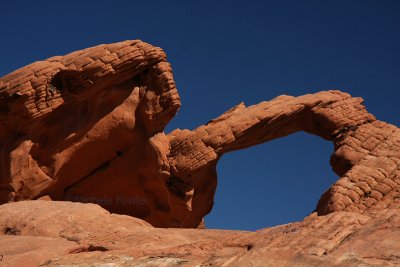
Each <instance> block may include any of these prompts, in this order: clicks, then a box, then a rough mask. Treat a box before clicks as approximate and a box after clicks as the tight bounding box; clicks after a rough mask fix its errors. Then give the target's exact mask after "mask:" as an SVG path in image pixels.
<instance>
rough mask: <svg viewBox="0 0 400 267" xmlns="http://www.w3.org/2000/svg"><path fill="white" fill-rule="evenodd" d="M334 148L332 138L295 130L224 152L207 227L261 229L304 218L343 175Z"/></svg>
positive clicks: (206, 219)
mask: <svg viewBox="0 0 400 267" xmlns="http://www.w3.org/2000/svg"><path fill="white" fill-rule="evenodd" d="M332 152H333V144H332V143H331V142H329V141H325V140H323V139H322V138H318V137H316V136H314V135H312V134H308V133H305V132H296V133H294V134H291V135H289V136H286V137H284V138H278V139H275V140H272V141H269V142H267V143H264V144H260V145H257V146H253V147H250V148H247V149H243V150H239V151H234V152H231V153H227V154H225V155H224V156H223V157H222V158H221V159H220V161H219V163H218V165H217V169H218V186H217V191H216V194H215V199H214V207H213V209H212V211H211V213H210V214H208V215H207V216H206V217H205V223H206V227H207V228H212V229H215V228H219V229H235V230H258V229H261V228H266V227H271V226H276V225H281V224H286V223H290V222H294V221H301V220H303V219H304V217H306V216H307V215H309V214H310V213H312V212H313V211H314V210H315V208H316V206H317V203H318V200H319V198H320V196H321V195H322V194H323V193H324V192H325V191H326V190H327V189H328V188H329V187H330V186H331V185H332V184H333V183H334V182H335V181H336V180H337V179H338V177H337V175H336V174H335V173H334V172H333V171H332V169H331V166H330V165H329V159H330V156H331V154H332Z"/></svg>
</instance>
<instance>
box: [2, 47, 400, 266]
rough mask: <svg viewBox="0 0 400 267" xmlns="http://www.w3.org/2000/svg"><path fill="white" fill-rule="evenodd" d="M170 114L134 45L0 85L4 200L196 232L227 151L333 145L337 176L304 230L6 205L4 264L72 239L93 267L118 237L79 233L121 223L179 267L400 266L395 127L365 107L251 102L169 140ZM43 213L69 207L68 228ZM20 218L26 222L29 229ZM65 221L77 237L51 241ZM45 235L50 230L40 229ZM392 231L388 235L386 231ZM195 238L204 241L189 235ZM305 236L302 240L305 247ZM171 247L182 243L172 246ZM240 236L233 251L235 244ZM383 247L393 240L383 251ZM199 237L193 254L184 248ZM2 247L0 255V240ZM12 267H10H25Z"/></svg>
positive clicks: (311, 100) (156, 67) (153, 51)
mask: <svg viewBox="0 0 400 267" xmlns="http://www.w3.org/2000/svg"><path fill="white" fill-rule="evenodd" d="M179 106H180V100H179V96H178V92H177V90H176V88H175V83H174V80H173V76H172V71H171V68H170V65H169V63H168V62H167V61H166V56H165V54H164V52H163V51H162V50H161V49H160V48H156V47H153V46H151V45H149V44H146V43H143V42H141V41H125V42H121V43H116V44H109V45H100V46H96V47H93V48H88V49H85V50H81V51H77V52H74V53H71V54H68V55H66V56H58V57H53V58H50V59H47V60H45V61H39V62H35V63H33V64H31V65H28V66H26V67H24V68H21V69H19V70H17V71H15V72H13V73H11V74H9V75H7V76H5V77H3V78H1V79H0V145H1V148H2V150H1V157H0V170H1V172H0V203H7V202H15V201H21V200H30V199H52V200H69V201H74V202H93V203H97V204H99V205H101V206H102V207H103V208H105V209H106V210H108V211H109V212H112V213H117V214H125V215H131V216H134V217H136V218H140V219H143V220H145V221H147V222H148V223H150V224H151V225H153V226H158V227H186V228H193V227H197V226H199V224H201V222H202V218H203V217H204V216H205V215H206V214H207V213H208V212H210V210H211V209H212V206H213V197H214V192H215V188H216V181H217V174H216V165H217V163H218V160H219V159H220V157H221V156H222V155H223V154H224V153H226V152H230V151H234V150H238V149H243V148H246V147H249V146H253V145H257V144H260V143H263V142H267V141H269V140H272V139H275V138H279V137H283V136H286V135H288V134H291V133H294V132H296V131H306V132H309V133H311V134H314V135H318V136H320V137H321V138H324V139H326V140H329V141H332V142H333V144H334V152H333V154H332V157H331V165H332V168H333V170H334V171H335V172H336V173H337V174H338V175H339V176H340V178H339V179H338V181H337V182H336V183H335V184H334V185H333V186H332V187H331V188H330V189H329V190H328V191H327V192H325V193H324V194H323V195H322V197H321V199H320V200H319V202H318V205H317V208H316V213H314V214H312V215H310V217H308V218H307V219H306V220H305V221H303V222H301V223H294V224H290V225H287V226H280V227H275V228H272V229H266V230H262V231H261V232H257V233H242V232H229V233H228V232H219V231H206V230H187V231H181V230H171V229H169V230H165V231H164V230H161V229H154V228H152V227H151V226H149V225H145V223H144V222H142V221H140V220H138V219H137V220H136V219H132V218H130V217H129V218H130V219H127V218H128V217H124V216H122V215H121V216H119V217H118V216H117V215H108V213H107V212H105V211H104V210H101V209H99V208H98V207H96V208H94V206H92V205H89V204H88V205H78V204H71V203H69V204H66V203H64V202H60V203H53V202H42V201H37V202H31V201H30V202H21V203H10V204H5V205H3V206H0V209H1V210H2V218H1V220H0V222H1V224H0V226H1V227H3V233H4V234H6V235H18V238H14V237H13V238H11V237H7V238H6V239H2V240H3V241H2V242H5V241H4V240H7V241H6V242H11V243H12V242H14V243H13V244H15V247H11V248H10V249H9V250H7V251H8V252H7V253H8V254H7V253H3V255H11V254H13V253H14V254H15V255H20V254H18V253H22V251H30V252H32V253H33V254H32V255H35V257H37V258H38V262H39V258H40V260H44V259H45V258H41V257H39V256H38V254H37V253H39V252H38V250H41V249H43V250H45V251H46V250H47V249H51V247H52V246H53V245H54V246H58V247H60V248H61V247H63V246H65V248H68V249H70V247H71V246H72V247H74V246H75V245H76V244H74V243H68V242H75V243H77V244H78V245H79V246H81V247H82V248H75V250H72V251H75V252H76V251H78V252H85V253H86V252H91V253H92V254H90V255H92V256H93V255H95V256H93V257H94V258H93V260H94V259H95V260H99V259H100V258H98V257H97V256H96V255H100V254H98V253H100V252H96V251H98V250H100V251H101V250H102V249H97V248H104V247H105V245H104V244H109V243H110V244H112V243H113V242H117V241H116V240H118V238H120V237H121V236H120V235H117V236H116V237H113V236H112V235H111V237H110V238H106V237H105V236H104V235H101V234H100V236H99V235H97V234H96V233H94V232H96V231H95V230H88V229H87V228H85V227H87V225H90V224H95V225H96V226H95V227H97V228H95V229H97V230H98V232H99V233H102V231H104V232H107V231H111V230H110V229H109V228H107V227H109V226H110V225H121V226H118V227H120V228H121V229H122V228H124V229H125V228H127V227H129V228H130V227H132V229H130V230H129V231H128V232H124V234H126V235H133V236H134V237H135V239H136V238H139V237H140V238H142V239H141V240H144V239H148V238H150V237H149V236H152V235H154V236H157V240H156V241H154V242H155V243H154V244H155V245H154V246H155V248H156V249H155V251H156V252H154V255H156V254H157V255H160V253H161V251H163V249H164V248H166V251H169V253H170V254H171V255H179V257H178V258H176V259H175V258H174V259H169V258H168V260H171V261H175V260H177V261H179V259H181V258H182V257H183V261H184V262H182V263H185V262H186V261H187V262H191V261H192V260H193V259H192V258H190V257H186V256H182V255H184V251H189V252H190V253H194V255H196V257H197V256H198V257H199V258H198V259H199V260H198V262H199V264H200V263H204V264H206V263H210V264H216V265H219V264H222V263H225V264H227V265H231V263H232V264H236V265H238V266H242V265H241V264H242V263H243V262H247V261H248V262H253V263H254V264H261V262H264V260H267V258H268V259H270V261H269V262H270V264H275V265H280V266H283V265H285V264H286V265H288V266H290V265H291V264H293V262H295V261H298V260H299V261H302V260H303V259H304V263H303V266H307V264H315V265H318V264H319V263H320V262H325V263H327V264H328V263H329V264H347V263H360V264H361V263H365V264H368V263H371V264H372V263H378V264H381V263H385V262H386V263H390V262H392V263H393V262H394V263H400V262H398V259H399V257H400V256H399V255H397V254H396V253H395V251H399V250H398V247H396V246H397V244H396V242H397V243H399V242H398V241H399V235H398V228H399V220H398V216H397V211H398V209H399V206H400V167H399V166H400V131H399V128H397V127H396V126H393V125H390V124H387V123H384V122H381V121H378V120H376V118H375V117H374V116H373V115H371V114H370V113H368V112H367V111H366V109H365V107H364V106H363V105H362V99H361V98H354V97H351V96H350V95H348V94H346V93H342V92H340V91H325V92H320V93H316V94H310V95H304V96H299V97H292V96H279V97H277V98H275V99H273V100H271V101H268V102H262V103H259V104H257V105H254V106H249V107H246V106H245V105H244V104H240V105H238V106H236V107H234V108H232V109H231V110H229V111H227V112H226V113H224V114H223V115H221V116H220V117H218V118H216V119H214V120H212V121H210V122H209V123H208V124H206V125H203V126H200V127H199V128H197V129H195V130H193V131H189V130H180V129H178V130H175V131H173V132H171V133H170V134H165V133H164V132H163V131H164V128H165V126H166V124H167V123H168V122H169V121H170V120H171V118H173V116H174V115H175V113H176V112H177V110H178V109H179ZM48 205H50V206H48ZM51 205H54V206H51ZM76 205H78V206H76ZM47 207H54V208H55V209H56V210H60V212H61V211H62V210H64V209H66V210H65V212H66V213H68V214H70V216H72V217H68V218H72V219H65V218H64V217H63V215H61V213H57V214H55V213H52V212H53V211H48V210H47ZM80 209H82V210H84V211H85V212H82V211H80ZM91 209H94V211H92V210H91ZM13 210H15V211H17V212H16V213H15V212H14V213H13ZM67 210H68V211H67ZM31 212H32V214H31V215H29V214H30V213H31ZM35 212H36V213H35ZM42 213H43V214H47V215H43V216H45V217H43V218H47V219H40V221H38V222H36V223H35V220H36V219H35V218H36V217H41V216H42V215H40V214H42ZM3 214H4V215H3ZM33 214H34V215H33ZM90 214H96V216H97V217H99V218H102V216H105V217H107V216H108V217H107V218H105V219H104V220H105V221H107V223H105V222H104V223H102V222H94V221H93V218H92V217H90V216H92V215H90ZM322 215H325V216H322ZM21 216H22V217H21ZM29 216H31V217H32V218H33V219H32V221H29V220H28V219H27V217H29ZM109 216H112V219H110V218H109ZM29 218H30V217H29ZM50 218H51V220H50ZM63 218H64V219H63ZM121 218H124V219H121ZM46 220H47V222H46ZM63 220H67V221H69V222H70V223H71V224H72V225H77V223H78V224H79V226H76V229H77V230H76V235H78V236H79V240H78V241H74V240H72V241H71V240H69V239H68V238H67V241H65V240H63V239H60V238H64V237H63V236H62V235H61V234H60V233H61V232H63V231H67V232H68V231H70V230H68V229H66V228H68V226H65V225H64V224H63V222H62V221H63ZM79 220H82V225H81V224H80V223H81V222H79ZM88 220H89V221H88ZM111 220H117V221H118V223H117V222H114V221H111ZM125 220H127V221H129V223H128V226H124V223H125ZM86 221H87V223H83V222H86ZM384 221H389V222H390V223H389V224H387V227H386V226H385V227H386V228H385V229H384V228H380V226H379V224H381V223H382V222H384ZM18 223H19V224H18ZM97 223H99V224H98V225H97ZM138 224H140V225H141V226H137V225H138ZM133 225H135V226H133ZM384 225H386V224H385V223H384ZM37 227H39V228H40V229H42V230H40V229H39V228H37ZM46 227H47V228H49V229H50V230H49V232H46V231H45V230H44V229H46ZM52 227H55V228H54V229H58V230H57V231H58V232H57V231H56V230H54V231H53V230H51V229H53V228H52ZM57 227H58V228H57ZM138 227H139V228H140V230H138ZM396 227H397V228H396ZM103 228H104V229H103ZM35 229H37V230H35ZM60 229H61V230H60ZM35 231H38V232H35ZM52 231H53V232H52ZM60 231H61V232H60ZM91 231H92V232H91ZM93 231H94V232H93ZM124 231H125V230H124ZM389 231H394V233H397V235H389V234H388V233H389ZM396 231H397V232H396ZM85 232H89V233H91V234H90V235H92V237H91V238H92V239H90V238H89V237H87V236H85V237H82V235H84V233H85ZM225 233H226V235H225ZM169 234H171V235H172V237H168V235H169ZM32 235H34V236H35V235H36V236H38V237H41V238H44V239H40V240H39V239H35V238H34V237H33V236H32ZM121 235H123V234H121ZM196 235H200V236H201V238H200V239H196V237H195V236H196ZM350 235H351V238H349V236H350ZM30 236H31V237H30ZM239 236H240V238H239ZM304 236H310V237H309V238H308V239H307V240H302V237H304ZM242 237H243V238H244V239H241V238H242ZM72 238H73V237H72ZM85 238H86V239H85ZM87 238H89V239H87ZM140 238H139V239H140ZM175 238H177V239H178V240H177V241H176V242H172V241H171V239H175ZM235 238H238V240H241V241H234V239H235ZM383 238H388V240H389V241H388V242H387V243H384V242H383V240H384V239H383ZM150 239H151V238H150ZM364 239H368V240H370V242H373V243H375V244H380V246H381V247H383V248H385V249H386V248H387V250H388V251H389V252H387V253H386V251H384V250H382V248H379V249H377V250H376V253H375V252H374V253H375V254H374V253H373V252H372V249H371V248H370V247H368V246H366V244H365V242H362V240H364ZM33 240H37V241H35V244H38V245H37V246H36V247H35V246H34V247H32V246H27V247H25V250H24V249H23V248H21V247H20V245H18V244H21V242H25V241H26V242H28V241H29V242H30V241H32V242H33ZM82 240H83V241H82ZM151 240H153V239H151ZM196 240H197V241H198V242H200V243H199V245H194V246H192V245H190V243H193V242H194V243H196V242H197V241H196ZM235 240H236V239H235ZM103 241H104V242H105V243H104V242H103ZM36 242H37V243H36ZM107 242H108V243H107ZM121 242H122V245H121V246H120V247H113V246H112V245H110V248H107V250H110V251H114V252H115V253H114V252H113V253H111V254H112V255H117V254H118V255H125V254H123V253H125V252H121V249H123V247H124V248H127V247H128V246H132V245H133V244H134V243H130V242H131V241H128V240H123V241H121ZM132 242H133V241H132ZM135 242H136V241H135ZM151 242H153V241H151ZM237 242H238V243H237ZM298 242H300V243H301V244H302V245H298V246H299V248H295V247H294V246H291V245H290V244H295V243H296V244H298ZM382 242H383V243H382ZM97 243H99V244H100V245H98V244H97ZM39 244H41V245H39ZM49 244H53V245H49ZM244 244H245V245H244ZM134 245H138V243H135V244H134ZM143 246H144V245H143ZM208 246H210V248H208ZM296 246H297V245H296ZM346 246H347V247H346ZM349 246H352V249H354V253H353V254H351V253H350V252H348V251H347V250H346V248H347V249H348V248H349ZM206 247H207V248H206ZM237 247H239V248H237ZM243 247H246V249H243ZM253 247H257V248H258V249H259V250H253ZM0 248H4V245H1V244H0ZM13 249H14V250H13ZM21 249H22V250H21ZM210 249H211V250H210ZM213 249H215V253H214V252H212V251H214V250H213ZM200 250H202V251H203V252H202V253H203V254H202V255H203V256H201V255H200V254H201V253H200V252H199V251H200ZM242 250H243V251H242ZM65 251H66V250H63V249H60V250H57V251H56V250H54V251H53V252H51V253H53V254H51V253H50V254H51V255H53V256H54V257H56V256H57V257H58V256H59V255H61V256H62V259H63V260H61V261H60V262H59V263H54V262H49V263H48V265H52V264H62V263H65V262H74V260H75V259H78V260H79V259H81V256H79V255H78V256H76V255H77V254H76V253H73V252H68V253H72V254H68V253H67V252H65ZM68 251H70V250H68ZM117 251H118V252H117ZM247 251H251V252H247ZM257 251H258V252H257ZM304 251H306V252H304ZM307 251H309V252H307ZM30 252H29V253H30ZM10 253H11V254H10ZM120 253H122V254H120ZM126 253H127V254H126V255H131V256H132V255H134V257H135V258H134V260H135V263H140V261H136V260H137V258H136V257H138V255H139V258H140V257H142V256H143V257H145V256H144V255H153V254H152V253H150V252H148V251H147V252H146V249H145V247H142V248H141V249H138V250H136V251H134V252H132V251H130V252H126ZM196 253H197V254H196ZM207 253H211V254H212V253H214V254H215V257H209V256H204V255H208V254H207ZM257 253H258V254H257ZM274 253H275V254H274ZM346 253H347V254H346ZM348 253H350V254H348ZM385 253H386V254H385ZM0 254H1V252H0ZM14 254H13V255H14ZM83 254H84V253H83ZM261 254H262V255H268V257H266V256H265V257H264V258H262V260H260V261H257V260H256V258H255V257H259V256H260V255H261ZM74 255H75V256H76V257H75V256H74ZM101 255H103V254H101ZM185 255H186V254H185ZM327 255H328V256H327ZM92 256H88V258H87V260H88V261H87V262H91V260H92V258H91V257H92ZM131 256H129V257H131ZM82 257H84V256H82ZM85 257H86V256H85ZM157 257H158V256H157ZM168 257H169V256H168ZM338 257H339V258H338ZM7 258H8V256H7ZM172 258H173V257H172ZM46 259H52V257H50V256H49V257H47V258H46ZM158 259H159V258H156V260H158ZM161 259H162V257H161ZM10 260H11V261H10V262H11V263H13V264H14V263H15V264H17V263H16V262H18V261H19V260H20V259H19V258H18V257H17V258H15V261H13V260H14V259H12V258H10ZM0 262H1V261H0ZM11 263H10V264H11ZM158 263H160V262H158V261H157V262H156V263H154V264H156V265H158ZM195 263H196V264H197V261H193V264H194V265H195ZM193 264H192V262H191V263H190V264H189V265H190V266H192V265H193ZM16 266H17V265H16Z"/></svg>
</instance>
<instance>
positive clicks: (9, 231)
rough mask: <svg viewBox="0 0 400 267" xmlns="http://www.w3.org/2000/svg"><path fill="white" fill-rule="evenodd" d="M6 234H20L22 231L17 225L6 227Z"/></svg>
mask: <svg viewBox="0 0 400 267" xmlns="http://www.w3.org/2000/svg"><path fill="white" fill-rule="evenodd" d="M4 234H5V235H20V234H21V231H20V230H18V229H17V228H15V227H6V228H5V229H4Z"/></svg>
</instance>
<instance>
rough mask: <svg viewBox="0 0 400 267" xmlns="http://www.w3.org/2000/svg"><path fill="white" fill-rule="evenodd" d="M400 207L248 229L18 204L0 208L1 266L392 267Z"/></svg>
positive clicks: (57, 204) (83, 207)
mask: <svg viewBox="0 0 400 267" xmlns="http://www.w3.org/2000/svg"><path fill="white" fill-rule="evenodd" d="M399 211H400V210H399V209H382V210H380V211H374V212H372V211H366V212H365V213H363V214H360V213H359V212H333V213H330V214H328V215H326V216H318V215H317V214H316V213H313V214H311V215H310V216H308V217H307V218H306V219H305V220H304V221H302V222H296V223H291V224H286V225H281V226H276V227H272V228H266V229H262V230H259V231H256V232H246V231H231V230H205V229H174V228H170V229H163V228H154V227H152V226H151V225H149V224H147V223H146V222H144V221H142V220H140V219H137V218H133V217H130V216H126V215H116V214H110V213H109V212H107V211H106V210H104V209H102V208H101V207H99V206H97V205H94V204H81V203H72V202H62V201H40V200H37V201H20V202H15V203H8V204H4V205H1V206H0V214H1V215H2V216H1V217H0V229H1V230H2V231H1V232H0V254H1V256H0V258H1V260H0V266H7V267H9V266H11V267H14V266H16V267H17V266H24V267H30V266H32V267H33V266H66V265H68V266H176V265H179V266H203V265H204V266H395V265H399V264H400V260H399V259H400V242H399V237H400V232H399V229H400V217H399V216H398V214H399ZM1 264H3V265H1Z"/></svg>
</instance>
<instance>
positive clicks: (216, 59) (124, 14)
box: [0, 0, 400, 230]
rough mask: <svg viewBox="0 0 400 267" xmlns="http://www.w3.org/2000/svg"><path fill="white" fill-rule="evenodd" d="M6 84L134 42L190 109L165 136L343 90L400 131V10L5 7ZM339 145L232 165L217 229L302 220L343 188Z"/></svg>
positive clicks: (277, 150)
mask: <svg viewBox="0 0 400 267" xmlns="http://www.w3.org/2000/svg"><path fill="white" fill-rule="evenodd" d="M0 10H1V16H0V36H1V42H0V76H3V75H5V74H7V73H9V72H11V71H13V70H15V69H17V68H19V67H22V66H25V65H27V64H29V63H31V62H34V61H36V60H41V59H45V58H48V57H51V56H54V55H63V54H66V53H68V52H71V51H74V50H78V49H83V48H86V47H90V46H94V45H97V44H101V43H112V42H118V41H122V40H127V39H141V40H144V41H146V42H149V43H151V44H153V45H156V46H160V47H162V48H164V50H165V51H166V52H167V55H168V59H169V61H170V62H171V64H172V67H173V70H174V74H175V80H176V83H177V87H178V90H179V92H180V95H181V99H182V108H181V110H180V112H179V114H178V115H177V116H176V118H175V119H174V120H173V121H172V122H171V123H170V125H169V126H168V127H167V129H166V131H171V130H173V129H175V128H189V129H193V128H195V127H196V126H198V125H200V124H204V123H206V122H207V121H209V120H210V119H211V118H214V117H216V116H218V115H220V114H221V113H223V112H224V111H226V110H227V109H229V108H230V107H232V106H234V105H236V104H238V103H240V102H241V101H244V102H245V103H246V104H247V105H250V104H255V103H258V102H261V101H264V100H269V99H272V98H273V97H275V96H277V95H280V94H289V95H302V94H306V93H312V92H317V91H321V90H327V89H340V90H342V91H346V92H348V93H350V94H352V95H354V96H361V97H363V98H364V99H365V104H366V106H367V108H368V110H369V111H370V112H371V113H373V114H374V115H376V116H377V118H378V119H380V120H384V121H387V122H390V123H392V124H395V125H397V126H399V125H400V118H399V111H400V108H399V98H400V52H399V51H400V49H399V48H400V16H399V14H400V1H390V0H385V1H378V0H376V1H369V0H346V1H341V0H337V1H325V0H316V1H307V0H304V1H298V0H293V1H285V0H276V1H161V0H160V1H155V0H148V1H90V0H87V1H74V0H70V1H63V2H61V1H40V0H38V1H1V3H0ZM332 149H333V145H332V144H331V143H329V142H326V141H324V140H322V139H320V138H318V137H315V136H311V135H309V134H304V133H297V134H294V135H292V136H289V137H285V138H282V139H279V140H274V141H272V142H269V143H267V144H263V145H260V146H257V147H253V148H249V149H246V150H241V151H236V152H232V153H230V154H227V155H224V156H223V158H222V159H221V161H220V163H219V166H218V174H219V185H218V189H217V194H216V197H215V206H214V209H213V211H212V212H211V214H210V215H208V216H207V217H206V224H207V226H208V227H210V228H226V229H247V230H255V229H260V228H263V227H268V226H273V225H277V224H284V223H288V222H292V221H298V220H301V219H302V218H304V216H306V215H307V214H309V213H310V212H311V211H312V210H313V209H314V207H315V205H316V203H317V201H318V198H319V196H320V195H321V194H322V193H323V192H324V191H325V190H326V189H327V188H328V187H329V186H330V185H331V184H332V183H333V182H334V181H335V180H336V179H337V176H336V175H335V174H334V173H333V172H332V171H331V168H330V166H329V157H330V154H331V153H332Z"/></svg>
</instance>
